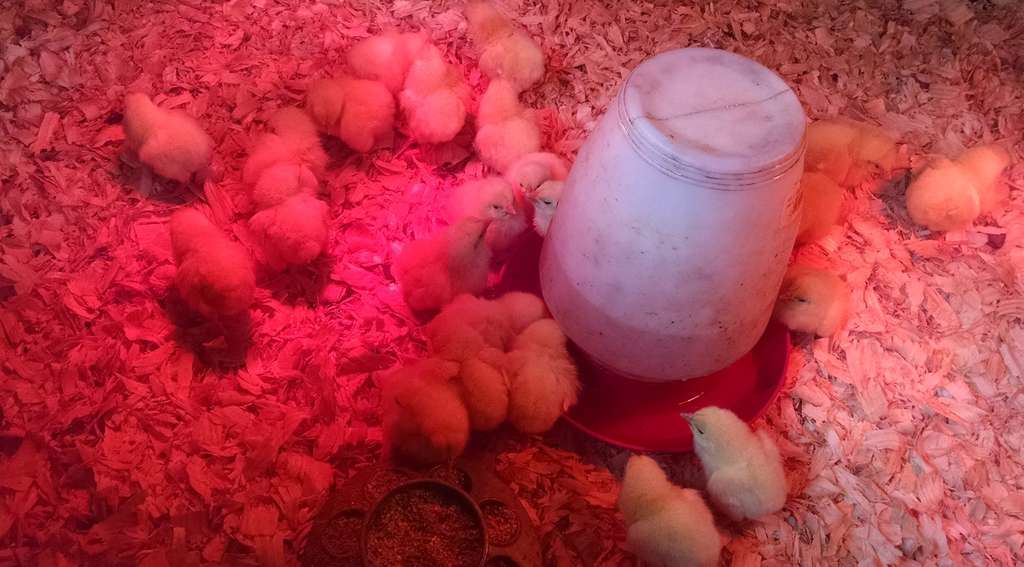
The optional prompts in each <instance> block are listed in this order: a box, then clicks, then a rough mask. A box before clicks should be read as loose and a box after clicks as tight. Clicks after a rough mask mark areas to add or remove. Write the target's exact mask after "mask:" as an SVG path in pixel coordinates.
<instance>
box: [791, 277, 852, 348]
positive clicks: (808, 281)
mask: <svg viewBox="0 0 1024 567" xmlns="http://www.w3.org/2000/svg"><path fill="white" fill-rule="evenodd" d="M849 310H850V288H849V287H847V285H846V282H844V281H843V280H842V279H840V278H839V276H837V275H835V274H831V273H829V272H826V271H824V270H819V269H816V268H811V267H809V266H800V265H796V266H791V267H790V269H789V271H788V272H786V276H785V277H784V278H783V280H782V289H781V290H780V291H779V297H778V299H777V300H776V303H775V319H777V320H778V321H779V322H780V323H782V324H783V325H785V326H786V327H788V328H789V329H790V330H792V331H796V332H798V333H808V334H812V335H817V336H819V337H828V336H831V335H833V334H835V333H836V332H838V331H839V330H840V329H842V328H843V326H844V325H846V321H847V318H848V316H849Z"/></svg>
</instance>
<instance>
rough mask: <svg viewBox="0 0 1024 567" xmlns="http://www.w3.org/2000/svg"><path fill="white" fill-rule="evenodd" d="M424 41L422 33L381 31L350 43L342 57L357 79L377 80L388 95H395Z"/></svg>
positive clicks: (403, 82) (425, 37)
mask: <svg viewBox="0 0 1024 567" xmlns="http://www.w3.org/2000/svg"><path fill="white" fill-rule="evenodd" d="M426 43H427V35H426V34H424V33H423V32H416V33H398V32H395V31H388V32H384V33H382V34H380V35H378V36H374V37H368V38H366V39H364V40H362V41H360V42H359V43H357V44H355V45H354V46H352V49H350V50H349V51H348V53H347V54H346V56H345V59H346V60H347V61H348V66H349V68H350V69H351V70H352V74H353V75H355V76H356V77H359V78H360V79H369V80H371V81H379V82H381V83H383V84H384V86H385V87H387V89H388V90H389V91H391V93H392V94H396V95H397V94H398V92H399V91H401V90H402V86H403V85H404V84H405V77H406V75H407V74H408V73H409V67H410V66H411V65H412V62H413V60H415V59H416V53H417V52H419V51H420V49H422V48H423V47H424V45H426Z"/></svg>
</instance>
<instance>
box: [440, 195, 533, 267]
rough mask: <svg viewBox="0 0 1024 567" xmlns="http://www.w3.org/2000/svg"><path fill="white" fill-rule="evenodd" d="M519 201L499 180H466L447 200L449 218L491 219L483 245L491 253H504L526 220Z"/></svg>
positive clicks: (525, 223) (513, 242) (515, 238)
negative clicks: (485, 244) (488, 248)
mask: <svg viewBox="0 0 1024 567" xmlns="http://www.w3.org/2000/svg"><path fill="white" fill-rule="evenodd" d="M524 208H525V207H524V206H523V204H522V199H521V198H519V196H518V195H517V194H516V192H515V190H513V189H512V185H510V184H509V183H508V182H507V181H505V180H504V179H502V178H501V177H487V178H484V179H475V180H472V181H467V182H466V183H463V184H462V185H460V186H459V187H457V188H456V189H455V191H454V192H453V193H452V197H451V200H450V201H449V207H448V212H449V215H450V216H451V217H452V219H456V220H457V219H460V218H465V217H478V218H488V219H491V220H492V222H491V225H490V226H489V227H488V228H487V237H486V241H487V245H488V247H490V249H491V250H492V251H494V252H504V251H506V250H508V249H509V248H510V247H511V246H512V245H513V244H515V242H516V240H517V239H518V238H519V236H520V235H521V234H523V232H525V231H526V227H527V220H526V212H525V211H524Z"/></svg>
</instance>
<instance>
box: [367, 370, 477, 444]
mask: <svg viewBox="0 0 1024 567" xmlns="http://www.w3.org/2000/svg"><path fill="white" fill-rule="evenodd" d="M458 371H459V365H458V364H456V363H454V362H447V361H443V360H439V359H435V358H431V359H427V360H422V361H420V362H417V363H415V364H413V365H411V366H407V367H405V368H402V369H400V370H398V371H397V372H395V373H393V374H391V375H390V376H388V377H387V378H386V379H385V382H384V384H383V388H382V390H383V391H382V400H383V408H384V410H383V411H384V419H383V427H384V444H385V450H386V452H387V453H390V454H393V455H397V456H402V457H405V458H407V459H410V460H412V461H414V462H416V463H419V464H438V463H445V462H451V461H453V460H454V459H455V458H456V457H458V456H459V455H461V454H462V451H463V450H465V448H466V443H467V441H468V440H469V415H468V414H467V413H466V407H465V406H464V405H463V404H462V400H461V399H460V397H459V392H458V390H457V388H456V385H455V383H454V382H453V379H454V378H455V376H456V375H457V374H458Z"/></svg>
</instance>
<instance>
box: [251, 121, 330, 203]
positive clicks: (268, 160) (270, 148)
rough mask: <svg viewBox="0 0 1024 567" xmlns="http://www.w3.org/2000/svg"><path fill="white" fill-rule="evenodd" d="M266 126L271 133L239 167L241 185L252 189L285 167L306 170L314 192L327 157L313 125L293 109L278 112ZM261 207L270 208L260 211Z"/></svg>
mask: <svg viewBox="0 0 1024 567" xmlns="http://www.w3.org/2000/svg"><path fill="white" fill-rule="evenodd" d="M268 123H269V124H270V129H271V130H272V131H273V133H272V134H270V133H268V134H264V135H262V136H261V137H260V138H259V139H258V140H257V141H256V144H255V145H253V147H252V148H251V149H250V150H249V156H248V157H247V158H246V160H245V165H243V166H242V182H243V183H244V184H246V185H248V186H249V187H253V186H255V185H257V184H258V182H259V181H260V177H261V176H262V175H263V173H264V172H265V171H267V170H268V169H270V168H272V167H274V166H277V165H287V166H295V167H302V168H305V169H306V170H307V171H308V172H309V174H310V175H312V176H313V181H314V183H313V187H312V189H313V190H314V191H316V180H317V179H321V178H323V175H324V171H325V170H326V168H327V153H326V152H324V148H323V146H321V145H320V136H319V135H318V134H317V131H316V125H315V124H313V121H312V120H310V118H309V116H307V115H306V113H305V112H302V111H301V110H299V109H298V108H292V107H288V108H282V109H280V110H278V111H277V112H275V113H274V114H273V115H271V117H270V119H269V120H268ZM280 173H281V172H278V174H280ZM308 181H309V180H308V178H306V179H305V181H304V185H308ZM266 189H267V187H264V188H263V190H266ZM287 196H290V195H286V197H287ZM254 198H255V196H254ZM264 206H269V205H263V206H260V208H263V207H264Z"/></svg>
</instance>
